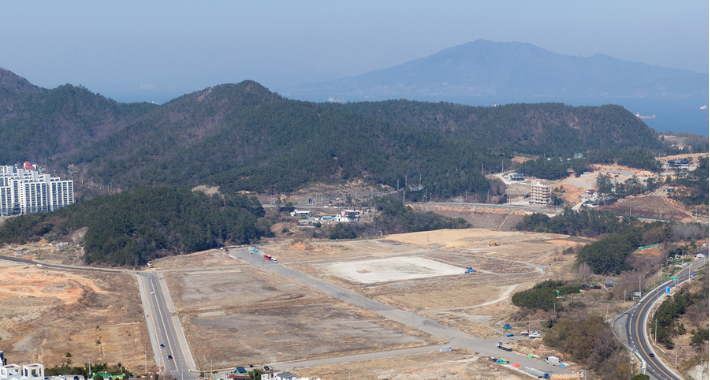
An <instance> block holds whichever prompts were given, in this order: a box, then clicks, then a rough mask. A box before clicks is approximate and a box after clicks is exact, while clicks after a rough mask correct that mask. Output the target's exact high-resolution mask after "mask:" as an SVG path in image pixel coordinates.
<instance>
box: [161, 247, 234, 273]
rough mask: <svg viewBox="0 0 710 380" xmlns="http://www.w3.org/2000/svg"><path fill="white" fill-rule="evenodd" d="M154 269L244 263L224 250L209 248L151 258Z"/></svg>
mask: <svg viewBox="0 0 710 380" xmlns="http://www.w3.org/2000/svg"><path fill="white" fill-rule="evenodd" d="M152 264H153V266H154V267H155V269H156V270H170V269H188V268H203V267H205V268H207V267H222V266H234V265H244V264H246V263H244V262H242V261H239V260H236V259H233V258H231V257H229V255H227V253H226V251H225V250H222V249H210V250H207V251H202V252H195V253H192V254H189V255H180V256H170V257H163V258H161V259H157V260H153V262H152Z"/></svg>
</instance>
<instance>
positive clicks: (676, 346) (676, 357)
mask: <svg viewBox="0 0 710 380" xmlns="http://www.w3.org/2000/svg"><path fill="white" fill-rule="evenodd" d="M674 345H675V367H676V368H678V343H675V344H674Z"/></svg>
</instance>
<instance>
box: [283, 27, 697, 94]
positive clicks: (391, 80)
mask: <svg viewBox="0 0 710 380" xmlns="http://www.w3.org/2000/svg"><path fill="white" fill-rule="evenodd" d="M707 82H708V75H707V74H703V73H695V72H691V71H686V70H678V69H670V68H663V67H659V66H653V65H648V64H643V63H639V62H630V61H624V60H621V59H617V58H613V57H610V56H608V55H606V54H595V55H593V56H591V57H579V56H572V55H565V54H559V53H554V52H551V51H549V50H545V49H543V48H540V47H538V46H535V45H532V44H530V43H525V42H494V41H489V40H475V41H471V42H467V43H464V44H461V45H457V46H453V47H450V48H447V49H444V50H441V51H439V52H437V53H434V54H432V55H429V56H427V57H423V58H419V59H416V60H413V61H409V62H406V63H403V64H400V65H397V66H394V67H389V68H384V69H380V70H376V71H371V72H368V73H365V74H361V75H358V76H354V77H349V78H343V79H340V80H334V81H330V82H322V83H312V84H305V85H301V86H296V87H294V88H291V89H286V90H285V91H282V93H284V94H286V96H288V97H292V98H296V99H302V100H316V101H318V100H320V101H325V100H326V99H328V98H338V99H346V100H347V101H359V100H384V99H410V100H452V101H455V102H463V103H467V104H480V103H479V101H476V100H475V99H483V98H485V99H491V100H494V101H495V102H496V103H505V102H511V101H512V102H543V101H544V102H550V101H552V102H565V103H566V102H570V100H572V99H590V100H592V99H593V100H592V102H593V103H597V104H604V103H609V102H614V100H611V99H689V98H693V97H705V98H707V94H708V89H707Z"/></svg>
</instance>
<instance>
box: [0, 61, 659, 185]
mask: <svg viewBox="0 0 710 380" xmlns="http://www.w3.org/2000/svg"><path fill="white" fill-rule="evenodd" d="M0 138H3V141H4V143H5V147H6V149H3V150H1V151H0V162H2V163H5V164H12V163H16V162H21V161H24V160H30V161H36V162H39V163H40V164H43V165H44V164H45V163H46V164H47V165H48V169H50V170H57V173H63V175H67V174H66V170H67V167H68V166H69V165H74V166H73V167H72V168H76V170H77V172H75V174H74V178H75V179H76V178H77V177H81V178H84V179H89V178H91V179H93V181H95V182H99V181H101V182H103V183H104V184H112V185H113V186H114V187H115V186H121V187H135V186H139V185H145V184H160V183H163V184H177V185H181V186H194V185H200V184H208V185H218V186H220V187H222V188H223V189H225V190H253V191H273V192H282V191H292V190H295V189H297V188H298V187H300V186H302V185H304V184H306V183H308V182H312V181H317V182H336V181H341V180H346V179H353V178H365V179H368V180H372V181H373V182H375V183H380V184H386V185H390V186H396V185H397V183H398V182H399V183H401V184H404V178H405V177H406V176H409V178H412V177H413V176H417V177H418V174H421V176H422V183H423V185H424V186H425V187H426V189H427V192H428V194H434V196H435V197H449V196H452V195H456V194H461V193H463V192H464V191H467V192H468V193H469V194H471V193H485V192H486V191H487V190H488V187H489V184H488V182H487V181H486V180H485V178H484V177H483V175H482V174H481V172H480V171H481V167H482V166H483V167H486V168H489V169H490V168H494V167H500V164H501V160H504V161H505V160H508V159H509V157H510V154H511V153H514V152H524V153H539V154H543V153H544V154H548V155H551V154H568V153H569V154H571V153H572V152H576V151H581V152H585V151H587V150H596V149H601V148H605V149H611V150H620V149H624V148H628V147H631V146H634V147H645V148H655V147H658V146H659V145H658V141H657V140H656V138H655V135H654V134H653V132H652V131H651V130H650V129H649V128H648V127H646V126H645V125H644V124H643V123H642V122H640V121H639V120H637V119H636V118H635V117H634V116H633V115H631V114H630V113H629V112H628V111H626V110H625V109H623V108H621V107H617V106H603V107H569V106H564V105H561V104H518V105H509V106H501V107H470V106H461V105H455V104H450V103H423V102H407V101H389V102H377V103H356V104H345V105H339V104H329V103H325V104H324V103H311V102H302V101H295V100H289V99H286V98H283V97H281V96H279V95H278V94H276V93H273V92H270V91H269V90H268V89H266V88H264V87H263V86H261V85H260V84H258V83H256V82H253V81H245V82H242V83H239V84H225V85H220V86H215V87H211V88H208V89H205V90H202V91H197V92H195V93H191V94H187V95H184V96H182V97H179V98H177V99H174V100H172V101H170V102H168V103H166V104H163V105H160V106H158V105H154V104H147V103H141V104H121V103H117V102H114V101H113V100H110V99H106V98H105V97H103V96H101V95H99V94H93V93H91V92H90V91H88V90H87V89H85V88H83V87H75V86H71V85H64V86H60V87H58V88H55V89H52V90H47V89H41V88H39V87H35V86H32V85H30V84H29V83H28V82H26V81H24V79H22V78H19V77H17V76H15V75H14V74H12V73H10V72H7V71H0Z"/></svg>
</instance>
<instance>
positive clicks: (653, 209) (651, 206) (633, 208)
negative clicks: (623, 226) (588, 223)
mask: <svg viewBox="0 0 710 380" xmlns="http://www.w3.org/2000/svg"><path fill="white" fill-rule="evenodd" d="M600 209H602V210H607V211H611V212H614V213H617V214H626V215H628V214H629V212H631V215H633V216H637V217H638V216H640V217H645V218H663V219H670V220H676V221H682V222H694V221H695V219H694V218H692V217H691V216H690V215H689V214H687V213H686V212H683V211H681V210H679V209H678V208H677V207H676V206H674V205H673V204H671V203H670V202H669V201H668V199H667V198H666V197H663V196H658V195H644V196H639V197H634V198H627V199H622V200H619V201H618V202H615V203H613V204H611V205H607V206H602V207H600Z"/></svg>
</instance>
